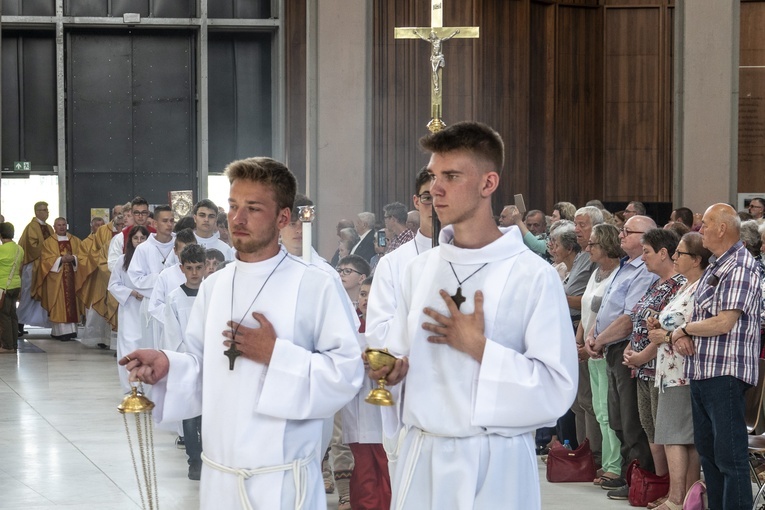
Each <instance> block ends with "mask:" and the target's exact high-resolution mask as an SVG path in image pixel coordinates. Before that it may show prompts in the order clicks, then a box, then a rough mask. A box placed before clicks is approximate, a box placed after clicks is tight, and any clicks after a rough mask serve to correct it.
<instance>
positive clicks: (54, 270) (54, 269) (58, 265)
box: [50, 257, 61, 273]
mask: <svg viewBox="0 0 765 510" xmlns="http://www.w3.org/2000/svg"><path fill="white" fill-rule="evenodd" d="M59 271H61V257H59V258H57V259H56V262H54V263H53V267H51V268H50V272H51V273H58V272H59Z"/></svg>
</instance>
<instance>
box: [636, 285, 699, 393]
mask: <svg viewBox="0 0 765 510" xmlns="http://www.w3.org/2000/svg"><path fill="white" fill-rule="evenodd" d="M685 281H686V279H685V276H683V275H681V274H676V275H674V276H672V277H671V278H667V279H666V280H664V281H661V280H656V281H655V282H653V283H652V284H651V286H650V287H648V291H647V292H646V293H645V295H643V297H642V298H640V301H638V302H637V304H636V305H635V308H633V309H632V313H631V314H630V316H631V318H632V337H631V339H630V346H631V347H632V350H633V351H635V352H641V351H642V350H643V349H645V348H646V347H648V346H649V345H650V344H651V341H650V340H648V327H647V325H646V319H647V318H648V317H649V315H653V316H656V315H657V314H658V313H659V312H661V311H662V310H663V309H664V307H665V306H667V303H669V301H670V300H671V299H672V298H673V297H675V294H677V292H678V290H680V287H682V286H683V284H684V283H685ZM655 373H656V358H654V359H652V360H650V361H649V362H648V363H645V364H644V365H640V368H638V369H637V371H635V374H634V376H635V377H637V378H639V379H641V380H643V381H650V380H651V378H653V377H654V375H655Z"/></svg>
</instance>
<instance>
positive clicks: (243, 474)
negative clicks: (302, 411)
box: [202, 452, 315, 510]
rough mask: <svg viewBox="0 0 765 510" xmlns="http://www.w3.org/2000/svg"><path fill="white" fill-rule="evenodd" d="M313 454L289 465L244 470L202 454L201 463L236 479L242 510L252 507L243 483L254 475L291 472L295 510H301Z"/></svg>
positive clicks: (250, 509)
mask: <svg viewBox="0 0 765 510" xmlns="http://www.w3.org/2000/svg"><path fill="white" fill-rule="evenodd" d="M314 454H315V452H313V453H311V455H309V456H308V457H304V458H302V459H295V460H293V461H292V462H290V463H289V464H280V465H277V466H264V467H260V468H255V469H246V468H233V467H229V466H224V465H223V464H219V463H217V462H215V461H214V460H211V459H210V458H209V457H207V455H205V454H204V452H202V462H204V463H205V464H206V465H208V466H210V467H211V468H213V469H215V470H218V471H220V472H222V473H228V474H230V475H234V476H236V477H237V483H238V485H239V500H240V502H241V503H242V508H243V509H244V510H252V505H251V504H250V500H249V498H248V497H247V488H246V487H245V486H244V482H245V481H246V480H249V479H250V478H252V477H253V476H255V475H264V474H269V473H278V472H280V471H292V480H293V482H294V483H295V510H301V509H302V508H303V504H304V503H305V498H306V492H307V485H308V465H309V464H310V463H311V461H312V460H313V456H314Z"/></svg>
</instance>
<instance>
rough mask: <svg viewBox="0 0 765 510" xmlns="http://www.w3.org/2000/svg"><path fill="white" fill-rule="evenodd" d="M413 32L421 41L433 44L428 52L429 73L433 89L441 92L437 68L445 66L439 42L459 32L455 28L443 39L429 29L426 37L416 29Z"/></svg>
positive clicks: (438, 92)
mask: <svg viewBox="0 0 765 510" xmlns="http://www.w3.org/2000/svg"><path fill="white" fill-rule="evenodd" d="M414 33H415V34H417V36H418V37H419V38H420V39H422V40H423V41H428V42H430V44H431V45H432V46H433V51H432V52H431V54H430V69H431V73H433V91H434V92H435V93H436V94H439V95H440V94H441V86H440V83H439V74H440V73H439V72H438V71H439V69H441V68H442V67H446V59H445V58H444V53H443V52H442V51H441V43H442V42H444V41H448V40H449V39H451V38H452V37H454V36H455V35H457V34H459V33H460V31H459V29H458V30H455V31H454V32H452V33H451V34H449V35H448V36H446V37H444V38H443V39H442V38H440V37H438V35H437V34H436V33H435V32H434V31H433V30H431V31H430V34H429V35H428V37H425V36H424V35H422V34H421V33H420V32H419V31H418V30H417V29H415V30H414Z"/></svg>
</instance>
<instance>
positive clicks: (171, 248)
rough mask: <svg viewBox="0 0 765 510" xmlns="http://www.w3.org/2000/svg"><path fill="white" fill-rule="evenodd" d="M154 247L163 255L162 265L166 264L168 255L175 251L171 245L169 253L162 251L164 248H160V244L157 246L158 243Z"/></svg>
mask: <svg viewBox="0 0 765 510" xmlns="http://www.w3.org/2000/svg"><path fill="white" fill-rule="evenodd" d="M154 247H155V248H156V249H157V251H158V252H159V256H160V257H162V265H163V266H164V265H165V261H166V260H167V257H169V256H170V254H171V253H173V247H172V246H171V247H170V250H169V251H168V252H167V255H165V254H164V253H162V250H160V249H159V246H157V245H156V244H155V245H154Z"/></svg>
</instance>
